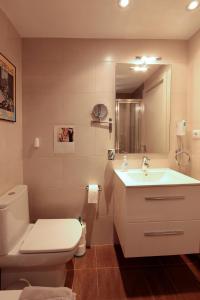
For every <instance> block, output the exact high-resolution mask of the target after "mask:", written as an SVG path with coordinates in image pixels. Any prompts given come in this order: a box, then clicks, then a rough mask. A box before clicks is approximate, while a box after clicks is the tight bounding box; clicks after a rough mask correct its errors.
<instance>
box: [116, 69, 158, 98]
mask: <svg viewBox="0 0 200 300" xmlns="http://www.w3.org/2000/svg"><path fill="white" fill-rule="evenodd" d="M162 66H163V65H159V64H155V65H149V69H148V71H147V72H134V71H133V70H131V69H130V67H133V65H132V64H121V63H120V64H116V80H115V86H116V92H117V93H133V92H134V91H135V90H136V89H137V88H138V87H139V86H140V85H141V84H143V83H144V82H145V81H146V80H147V79H148V78H149V77H151V75H152V74H153V73H155V72H156V71H157V70H158V69H159V68H160V67H162Z"/></svg>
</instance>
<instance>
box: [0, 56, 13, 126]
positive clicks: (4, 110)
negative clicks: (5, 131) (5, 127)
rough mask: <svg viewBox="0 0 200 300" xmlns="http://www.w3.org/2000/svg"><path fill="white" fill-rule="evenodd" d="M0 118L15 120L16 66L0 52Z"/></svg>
mask: <svg viewBox="0 0 200 300" xmlns="http://www.w3.org/2000/svg"><path fill="white" fill-rule="evenodd" d="M0 120H6V121H11V122H16V67H15V66H14V65H13V64H12V63H11V62H10V61H9V60H8V59H7V58H6V57H5V56H4V55H3V54H1V53H0Z"/></svg>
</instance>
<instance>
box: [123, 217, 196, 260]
mask: <svg viewBox="0 0 200 300" xmlns="http://www.w3.org/2000/svg"><path fill="white" fill-rule="evenodd" d="M199 241H200V221H173V222H170V221H169V222H167V221H166V222H138V223H127V224H126V237H125V242H124V245H123V251H124V255H125V257H140V256H159V255H176V254H177V255H178V254H187V253H199Z"/></svg>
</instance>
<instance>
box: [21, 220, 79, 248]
mask: <svg viewBox="0 0 200 300" xmlns="http://www.w3.org/2000/svg"><path fill="white" fill-rule="evenodd" d="M81 234H82V226H81V224H80V222H79V221H78V220H76V219H39V220H37V222H36V223H35V224H34V226H33V228H32V230H31V231H30V233H29V234H28V236H27V237H26V238H25V240H24V241H23V243H22V245H21V247H20V253H44V252H61V251H70V250H72V249H73V248H74V247H76V246H77V244H78V243H79V240H80V238H81Z"/></svg>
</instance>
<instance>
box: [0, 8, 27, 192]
mask: <svg viewBox="0 0 200 300" xmlns="http://www.w3.org/2000/svg"><path fill="white" fill-rule="evenodd" d="M0 52H1V53H2V54H3V55H4V56H6V57H7V58H8V59H9V60H10V61H11V62H12V63H13V64H14V65H15V66H16V70H17V74H16V76H17V77H16V78H17V82H16V93H17V94H16V99H17V100H16V101H17V122H16V123H12V122H7V121H3V120H0V195H2V194H3V193H4V192H6V191H7V190H8V189H10V188H11V187H13V186H14V185H15V184H19V183H22V181H23V179H22V170H23V168H22V78H21V76H22V74H21V39H20V37H19V36H18V34H17V32H16V30H15V29H14V28H13V26H12V25H11V23H10V22H9V21H8V19H7V17H6V16H5V15H4V13H3V12H2V11H1V10H0Z"/></svg>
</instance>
